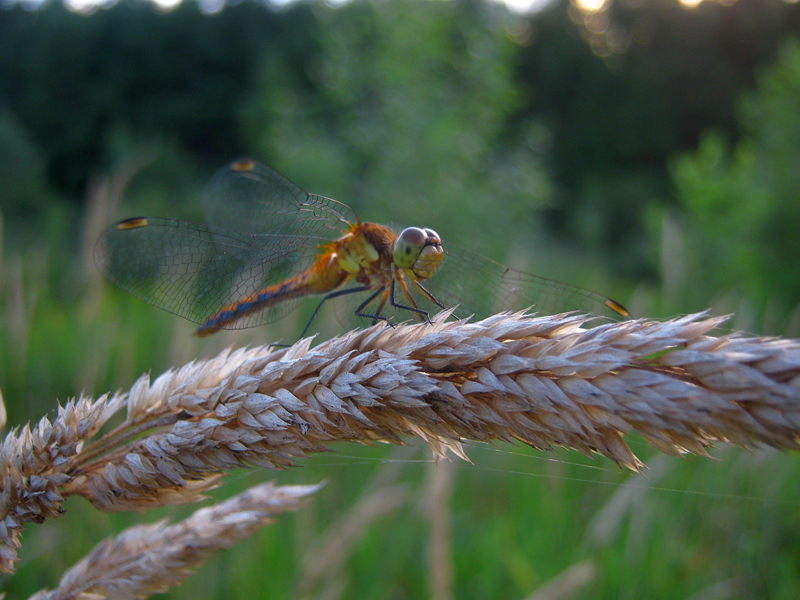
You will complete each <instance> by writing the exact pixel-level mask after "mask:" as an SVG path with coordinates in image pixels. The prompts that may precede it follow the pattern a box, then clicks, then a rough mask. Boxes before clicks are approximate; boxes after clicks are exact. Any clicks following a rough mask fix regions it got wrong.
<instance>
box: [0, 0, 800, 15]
mask: <svg viewBox="0 0 800 600" xmlns="http://www.w3.org/2000/svg"><path fill="white" fill-rule="evenodd" d="M45 1H46V0H0V3H2V4H14V3H19V4H21V5H23V6H25V7H27V8H30V9H36V8H38V7H39V6H40V5H41V4H43V3H44V2H45ZM149 1H150V2H152V3H153V4H155V5H156V6H157V7H159V8H160V9H161V10H163V11H165V12H169V11H170V10H173V9H174V8H176V7H177V6H178V5H179V4H180V3H181V2H182V1H183V0H149ZM196 1H197V3H198V5H199V7H200V10H202V11H203V12H204V13H206V14H215V13H218V12H220V11H221V10H222V9H224V8H225V5H226V0H196ZM294 1H295V0H264V2H265V3H266V4H271V5H272V6H275V7H284V6H287V5H288V4H291V3H292V2H294ZM325 1H326V2H327V3H328V4H329V5H331V6H340V5H342V4H346V3H347V2H348V1H349V0H325ZM494 1H495V2H501V3H503V4H505V5H506V6H507V7H508V8H510V9H511V10H513V11H514V12H518V13H534V12H538V11H539V10H541V9H542V8H544V7H545V6H547V5H548V4H550V2H551V1H552V0H494ZM611 1H612V0H572V2H573V5H574V6H575V7H576V8H578V9H579V10H581V11H582V12H584V13H589V14H591V13H600V12H603V11H604V10H605V9H606V8H607V7H608V5H609V4H610V3H611ZM675 1H676V2H679V3H680V4H681V5H682V6H684V7H685V8H687V9H694V8H696V7H697V6H698V5H699V4H701V3H702V2H718V3H719V4H724V5H729V4H734V3H735V2H737V1H738V0H675ZM783 1H784V2H786V3H787V4H795V3H796V2H798V1H800V0H783ZM63 2H64V5H65V6H66V7H67V8H68V9H69V10H71V11H73V12H77V13H82V14H91V13H93V12H94V11H96V10H98V9H100V8H110V7H112V6H114V5H115V4H116V3H117V2H118V0H63Z"/></svg>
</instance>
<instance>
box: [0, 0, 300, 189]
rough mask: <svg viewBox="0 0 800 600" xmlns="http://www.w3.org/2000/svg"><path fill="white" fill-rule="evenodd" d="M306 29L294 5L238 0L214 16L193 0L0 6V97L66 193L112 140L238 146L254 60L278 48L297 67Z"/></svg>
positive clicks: (107, 159)
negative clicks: (77, 7)
mask: <svg viewBox="0 0 800 600" xmlns="http://www.w3.org/2000/svg"><path fill="white" fill-rule="evenodd" d="M313 29H314V21H313V19H311V14H310V8H309V7H308V6H307V5H303V4H299V5H296V6H295V7H293V8H292V10H290V11H283V12H277V11H272V10H267V9H265V7H264V5H263V4H262V3H260V2H256V1H249V0H245V1H243V2H239V3H237V4H235V5H232V6H228V7H226V8H225V10H223V11H221V12H220V13H219V14H216V15H214V16H213V17H209V16H207V15H204V14H203V13H202V12H201V11H200V10H199V9H198V6H197V5H196V4H195V3H194V2H190V1H187V2H183V3H181V4H180V5H179V6H178V7H177V8H176V9H175V10H173V11H171V12H169V13H163V12H161V11H159V10H158V9H157V8H156V7H155V6H154V5H153V4H151V3H149V2H144V1H142V0H125V1H122V2H119V3H117V4H116V5H114V6H113V7H111V8H108V9H103V10H99V11H97V12H96V13H94V14H92V15H89V16H85V15H80V14H76V13H71V12H69V11H68V10H66V8H64V6H63V5H62V4H60V3H56V2H52V3H48V4H46V5H45V6H43V7H42V8H41V9H39V10H35V11H31V10H28V9H25V8H23V7H21V6H19V5H12V6H6V7H4V8H3V9H2V10H0V106H5V107H6V108H8V109H10V110H11V111H13V113H14V114H15V115H16V117H17V118H18V119H19V120H20V121H21V122H22V123H24V125H25V127H26V128H27V130H28V132H29V133H30V136H31V137H32V139H33V140H34V141H35V143H36V144H37V145H38V146H39V147H40V148H41V149H42V151H43V152H44V154H45V155H46V156H47V158H48V160H47V165H48V169H49V172H48V175H49V177H50V179H51V181H52V182H53V183H54V184H55V185H56V186H58V187H59V188H61V189H64V190H66V191H69V192H71V193H73V194H76V193H81V192H82V191H83V187H84V185H85V183H86V180H87V178H88V177H89V175H90V174H91V173H92V172H94V171H96V170H99V169H109V168H111V167H112V166H113V165H114V164H115V162H116V161H117V160H119V156H118V153H117V150H119V144H118V141H119V140H120V139H125V140H126V144H125V146H129V145H131V144H135V143H137V142H141V141H143V140H152V139H164V140H176V141H178V142H179V143H180V145H181V146H183V147H185V148H187V149H188V150H189V151H190V153H191V154H193V155H194V156H195V157H197V158H198V159H199V160H201V161H202V160H203V158H204V157H208V160H209V162H210V163H211V164H213V165H218V164H219V163H221V162H224V160H226V159H227V158H228V157H230V156H231V155H236V154H239V153H241V152H242V150H243V148H242V145H241V138H240V137H239V136H238V131H237V129H236V116H237V114H238V111H239V102H240V101H241V100H242V98H244V97H245V96H246V95H247V93H248V90H249V86H250V78H251V75H252V70H253V67H254V65H255V64H257V61H258V60H259V58H260V57H261V56H262V55H263V54H264V53H265V52H278V53H280V54H281V55H282V57H283V60H284V61H285V62H286V63H287V64H291V65H295V66H298V67H299V70H302V64H303V60H304V58H303V57H304V56H305V55H306V54H307V53H308V46H309V45H312V44H313V39H314V37H315V36H314V35H313ZM122 151H123V152H124V151H125V149H124V148H123V149H122ZM220 156H222V157H223V158H220Z"/></svg>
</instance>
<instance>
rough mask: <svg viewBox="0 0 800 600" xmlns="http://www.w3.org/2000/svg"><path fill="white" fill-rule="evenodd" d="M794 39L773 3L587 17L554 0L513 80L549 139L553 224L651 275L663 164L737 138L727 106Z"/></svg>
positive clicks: (794, 24) (671, 2)
mask: <svg viewBox="0 0 800 600" xmlns="http://www.w3.org/2000/svg"><path fill="white" fill-rule="evenodd" d="M798 31H800V5H798V4H790V3H787V2H783V1H782V0H748V1H740V2H725V3H718V2H702V3H700V5H698V6H697V7H695V8H694V9H687V8H684V7H683V6H682V5H681V3H680V2H679V1H678V0H642V1H637V2H624V1H610V2H608V3H607V4H606V6H605V7H604V9H603V10H600V11H595V12H588V11H581V10H580V9H578V8H577V5H574V4H572V3H571V2H570V0H556V2H554V3H553V4H552V5H550V6H549V7H548V8H547V9H546V10H544V11H542V12H541V13H540V14H537V15H533V16H532V17H531V21H530V33H529V34H528V37H529V38H530V40H531V42H530V45H529V46H527V47H526V48H525V49H524V50H523V53H522V55H521V57H520V78H521V81H522V83H523V86H524V88H523V89H524V90H525V92H526V94H527V95H526V98H525V100H524V102H523V106H524V107H525V114H535V115H539V116H541V117H542V118H543V119H544V120H545V123H546V124H547V126H548V127H549V128H550V129H551V130H552V139H553V145H552V152H551V154H550V159H551V162H550V163H549V164H548V166H549V167H550V170H551V173H552V175H553V178H554V181H555V184H556V195H555V198H554V202H553V205H552V210H551V211H550V212H549V216H550V222H551V225H552V226H553V227H554V228H556V230H557V231H559V232H561V233H562V234H563V235H567V236H570V237H572V238H573V239H577V240H581V241H582V243H584V244H586V245H587V246H590V247H592V248H594V249H596V250H598V251H599V250H605V251H606V252H607V253H608V256H610V257H613V262H614V263H615V264H617V265H620V267H621V268H624V269H626V270H628V271H631V272H633V273H639V274H641V273H643V272H646V271H650V272H651V273H652V272H653V271H654V269H655V263H653V262H651V261H649V260H648V259H647V258H646V256H645V254H644V253H643V252H642V251H641V249H642V247H644V246H645V245H646V242H645V241H644V240H643V236H645V235H646V234H647V231H648V230H647V227H646V226H645V225H646V224H645V215H646V211H645V210H643V209H644V208H645V207H646V205H647V204H648V203H656V204H660V205H662V206H663V205H665V204H670V203H671V202H672V199H673V196H674V194H673V190H672V188H671V182H670V178H669V173H668V170H667V163H668V159H669V157H670V156H671V155H673V154H675V153H676V152H680V151H685V150H689V149H692V148H694V147H695V145H696V144H697V140H698V138H699V136H700V134H701V132H702V131H704V130H706V129H708V128H710V127H714V128H718V129H719V130H720V131H724V132H725V133H726V135H728V136H729V137H731V138H735V137H736V136H737V135H738V126H737V122H736V118H735V104H736V99H737V98H738V97H739V95H740V93H741V91H742V90H743V89H746V88H747V87H748V86H750V85H752V83H753V81H754V74H755V71H756V69H757V68H758V67H759V66H763V65H765V64H767V63H768V62H769V61H770V60H772V59H773V57H774V55H775V51H776V49H777V47H778V46H779V44H780V41H781V40H782V39H784V38H785V37H786V36H787V35H788V34H790V33H792V32H798Z"/></svg>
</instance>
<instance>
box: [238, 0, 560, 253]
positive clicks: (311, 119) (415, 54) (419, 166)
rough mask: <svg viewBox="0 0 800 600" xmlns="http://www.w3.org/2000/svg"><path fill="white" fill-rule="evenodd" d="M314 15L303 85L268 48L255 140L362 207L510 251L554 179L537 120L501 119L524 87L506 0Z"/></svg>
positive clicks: (286, 168)
mask: <svg viewBox="0 0 800 600" xmlns="http://www.w3.org/2000/svg"><path fill="white" fill-rule="evenodd" d="M316 16H317V18H318V19H319V22H320V24H321V26H320V31H321V37H320V46H321V52H320V55H319V57H318V60H317V61H316V62H315V63H314V64H313V66H312V79H313V87H312V88H310V89H307V88H305V87H304V86H303V85H302V84H299V83H298V82H297V81H296V77H295V76H294V74H293V73H291V72H289V71H288V70H286V69H285V68H281V65H280V64H278V63H276V62H275V61H267V62H266V63H265V64H264V66H263V68H262V80H261V84H260V87H259V90H258V91H257V92H256V93H255V94H254V96H253V103H252V105H251V108H250V110H249V111H248V112H247V113H246V118H245V119H244V120H243V125H242V129H243V130H245V131H247V132H249V133H250V135H251V139H252V140H253V144H254V146H255V147H257V148H259V152H258V154H259V155H260V156H264V157H269V160H270V161H271V162H272V163H273V164H275V165H276V166H278V167H279V168H280V170H282V171H283V172H285V173H286V174H287V175H288V176H291V177H293V178H294V179H296V180H297V181H298V183H300V184H301V185H302V186H303V187H305V188H306V189H309V190H312V191H315V192H319V193H326V194H328V195H331V196H333V197H335V198H337V199H341V200H344V201H346V202H348V203H352V204H353V206H354V208H356V209H357V210H358V212H359V214H360V215H361V217H362V218H364V219H367V220H370V219H371V220H379V219H380V220H385V219H387V218H392V219H395V222H396V224H397V225H412V224H413V225H419V226H428V227H433V228H437V227H438V228H440V233H441V234H442V235H443V236H444V237H445V240H446V241H447V240H450V241H460V242H461V243H462V244H467V243H469V244H472V245H473V246H474V247H475V248H476V249H479V250H483V251H487V252H490V253H494V254H495V255H496V256H498V257H499V258H502V259H505V253H507V252H508V248H509V247H510V246H511V244H512V242H513V241H514V240H515V239H517V238H518V237H524V236H526V235H528V236H529V235H530V229H528V228H527V227H526V223H529V221H530V215H531V213H532V209H534V208H536V207H538V206H540V205H541V203H542V199H543V198H544V197H545V196H546V195H547V194H549V189H550V188H549V180H548V177H547V176H546V174H545V173H544V172H543V170H542V168H541V162H540V160H539V157H538V156H537V154H536V152H535V151H534V150H533V148H532V147H531V145H530V142H531V141H532V140H531V136H535V135H536V131H537V129H536V127H534V126H532V125H531V123H530V122H527V123H523V124H522V125H521V126H519V127H517V128H516V129H515V130H513V132H511V133H510V132H509V119H510V118H511V116H512V115H513V114H514V112H515V111H516V110H518V109H519V101H520V95H519V92H518V89H517V84H516V82H515V81H514V71H513V61H512V59H513V56H514V54H515V52H516V50H517V49H516V46H515V44H514V43H513V42H512V41H511V40H510V39H509V38H508V37H507V36H505V35H504V29H503V27H504V19H505V18H506V17H507V12H506V10H505V9H504V8H502V7H500V6H498V5H492V4H485V3H481V2H469V1H455V2H419V1H415V0H410V1H400V0H397V1H394V2H367V1H356V2H351V3H348V4H347V5H345V6H342V7H340V8H336V9H333V8H329V7H322V6H320V7H318V8H317V10H316ZM512 225H513V227H514V234H513V235H509V233H508V228H509V227H510V226H512ZM528 248H529V249H530V243H529V241H528Z"/></svg>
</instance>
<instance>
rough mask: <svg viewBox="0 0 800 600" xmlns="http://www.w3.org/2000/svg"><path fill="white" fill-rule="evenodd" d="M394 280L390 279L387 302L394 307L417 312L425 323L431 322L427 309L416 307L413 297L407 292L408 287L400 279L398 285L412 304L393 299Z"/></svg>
mask: <svg viewBox="0 0 800 600" xmlns="http://www.w3.org/2000/svg"><path fill="white" fill-rule="evenodd" d="M395 281H396V280H395V279H392V286H391V288H390V289H391V291H390V294H389V303H390V304H391V305H392V306H394V307H395V308H402V309H404V310H408V311H411V312H414V313H417V314H418V315H419V317H420V318H421V319H422V320H423V321H424V322H425V323H430V322H431V317H430V315H429V314H428V311H427V310H422V309H421V308H417V305H416V304H415V303H414V299H413V298H412V297H411V294H409V293H408V288H407V287H406V284H405V282H402V281H401V282H400V285H401V287H402V288H403V293H404V294H405V297H406V298H407V299H408V301H409V302H410V303H411V304H412V306H405V305H403V304H399V303H397V302H395V301H394V284H395Z"/></svg>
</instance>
